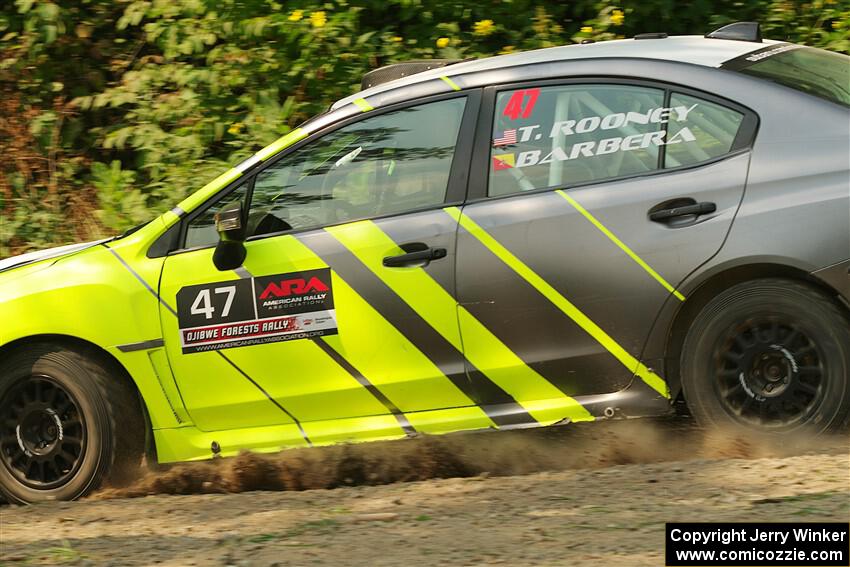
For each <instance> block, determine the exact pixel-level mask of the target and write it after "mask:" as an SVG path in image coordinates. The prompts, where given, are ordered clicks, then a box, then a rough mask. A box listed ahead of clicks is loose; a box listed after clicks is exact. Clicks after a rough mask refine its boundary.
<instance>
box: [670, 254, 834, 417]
mask: <svg viewBox="0 0 850 567" xmlns="http://www.w3.org/2000/svg"><path fill="white" fill-rule="evenodd" d="M763 278H785V279H790V280H795V281H798V282H802V283H805V284H807V285H809V286H811V287H813V288H815V289H818V290H819V291H821V292H823V293H824V294H825V295H827V296H829V297H830V298H832V300H833V301H834V302H835V303H836V304H837V305H838V306H839V307H840V309H841V310H842V312H843V313H844V314H845V316H846V317H847V318H848V321H850V305H848V304H847V303H846V301H845V300H843V299H842V297H841V294H840V293H839V292H838V291H837V290H836V289H834V288H833V287H832V286H830V285H829V284H828V283H827V282H825V281H823V280H821V279H820V278H818V277H816V276H815V275H812V274H811V273H810V272H807V271H806V270H804V269H801V268H799V267H795V266H791V265H788V264H780V263H773V262H757V263H751V264H743V265H737V266H731V267H727V268H725V269H722V270H720V271H716V272H714V273H711V274H707V275H706V277H704V278H703V279H702V280H700V281H698V282H695V283H694V285H692V286H691V291H690V292H689V293H688V296H687V297H688V298H687V300H686V301H685V302H684V303H683V304H681V305H679V306H678V309H677V311H676V312H675V314H674V315H673V316H672V317H671V319H670V322H669V323H668V325H667V326H666V335H665V339H664V370H665V378H666V380H667V384H668V386H669V388H670V393H671V398H672V399H674V400H675V399H677V398H680V397H681V391H682V387H681V386H682V381H681V375H680V368H679V358H680V356H681V354H682V347H683V345H684V342H685V335H686V334H687V332H688V329H689V328H690V326H691V324H692V323H693V321H694V319H695V318H696V317H697V315H698V314H699V313H700V311H702V309H703V308H704V307H705V306H706V305H707V304H708V302H709V301H711V299H712V298H714V297H715V296H717V295H718V294H720V293H722V292H723V291H725V290H727V289H729V288H731V287H732V286H735V285H737V284H739V283H743V282H746V281H752V280H758V279H763Z"/></svg>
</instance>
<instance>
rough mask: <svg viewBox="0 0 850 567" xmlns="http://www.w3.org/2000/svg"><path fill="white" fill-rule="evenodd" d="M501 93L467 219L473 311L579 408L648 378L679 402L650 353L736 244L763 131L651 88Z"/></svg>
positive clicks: (731, 112)
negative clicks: (652, 332) (695, 288)
mask: <svg viewBox="0 0 850 567" xmlns="http://www.w3.org/2000/svg"><path fill="white" fill-rule="evenodd" d="M490 91H491V92H490V93H489V96H490V97H492V98H490V99H489V100H490V104H492V105H493V107H494V111H493V113H492V116H491V120H492V122H491V125H489V126H481V127H480V134H479V140H482V139H483V140H484V142H483V143H481V145H480V146H479V147H478V148H477V150H476V151H477V152H478V155H477V157H476V167H477V169H476V172H477V173H478V174H479V175H473V177H472V178H473V180H474V181H473V185H472V187H471V195H470V197H471V199H470V202H469V204H467V205H466V206H465V207H464V208H463V210H462V214H461V213H458V215H457V216H458V218H459V220H460V224H461V229H460V233H459V237H458V251H457V255H458V259H457V260H458V266H459V271H458V276H457V290H458V291H457V294H458V301H459V303H460V305H461V306H463V307H464V308H466V309H468V310H469V312H470V313H471V314H472V315H473V316H474V317H476V318H477V319H478V320H480V321H481V322H483V323H484V324H485V325H487V326H488V327H489V328H491V329H493V330H494V332H495V333H496V334H497V336H498V337H499V338H500V339H501V340H502V341H503V342H504V343H505V344H507V345H508V346H509V347H510V348H511V349H512V350H514V352H516V353H517V354H518V355H519V357H520V358H521V359H522V362H524V363H525V364H527V365H529V366H530V367H531V368H533V369H535V370H536V371H537V372H538V373H539V374H541V375H542V376H544V377H546V378H547V379H548V380H549V381H551V382H552V383H553V384H554V385H556V386H557V387H558V388H559V389H560V390H561V391H563V392H564V393H566V394H568V395H570V396H574V397H578V398H579V401H581V397H586V398H585V399H590V398H587V397H588V396H594V395H599V394H607V393H612V392H617V391H619V390H622V389H623V388H625V387H626V386H628V385H629V384H630V383H631V381H632V379H633V377H634V376H635V375H637V376H639V377H640V378H642V380H643V382H644V383H646V384H647V385H649V386H650V387H651V388H653V389H654V390H656V391H657V392H658V394H661V395H666V385H665V383H664V381H663V379H662V377H661V376H660V375H659V372H658V371H656V370H654V369H652V368H648V367H646V366H645V365H644V364H643V363H641V362H640V361H639V358H640V354H641V350H642V348H643V345H644V343H645V340H646V338H647V335H648V331H649V329H650V327H651V325H652V323H653V321H654V318H655V317H656V315H657V314H658V312H659V310H660V308H661V306H662V304H663V303H664V302H665V301H666V300H668V298H669V299H670V300H673V301H682V300H684V299H685V298H684V297H683V296H682V294H681V293H680V292H679V291H677V289H676V286H677V285H678V284H679V282H681V281H682V280H683V279H684V278H685V277H686V276H687V274H688V273H690V272H691V271H692V270H694V269H695V268H697V267H698V266H699V265H700V264H702V263H703V262H705V261H706V260H708V259H709V258H710V257H711V256H712V255H713V254H715V253H716V252H717V251H718V250H719V249H720V247H721V246H722V244H723V240H724V238H725V236H726V234H727V233H728V231H729V228H730V226H731V223H732V221H733V219H734V216H735V213H736V211H737V209H738V206H739V204H740V202H741V198H742V195H743V191H744V185H745V182H746V175H747V167H748V163H749V151H748V148H749V144H750V142H751V139H752V135H753V132H754V130H755V117H754V116H753V115H752V114H751V113H749V112H748V111H746V110H745V109H742V108H740V107H737V106H736V105H734V104H732V103H729V102H728V101H722V100H719V99H717V98H715V97H712V96H709V95H706V94H700V93H693V92H691V91H686V90H676V89H668V88H667V87H665V86H662V85H654V84H648V83H637V82H627V81H622V82H619V81H612V80H599V81H587V80H583V81H561V82H547V83H542V84H530V85H519V86H510V87H503V88H493V89H490ZM476 143H479V142H478V141H477V142H476ZM485 170H486V171H485ZM461 331H462V334H463V336H464V337H466V333H467V328H466V327H465V326H464V321H463V320H462V321H461ZM493 364H498V361H493ZM479 370H482V369H481V368H479ZM483 370H486V369H483Z"/></svg>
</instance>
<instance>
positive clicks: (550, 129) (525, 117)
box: [489, 85, 664, 196]
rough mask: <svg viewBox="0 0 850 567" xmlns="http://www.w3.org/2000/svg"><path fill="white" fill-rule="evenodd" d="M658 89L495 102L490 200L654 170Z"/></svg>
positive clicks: (564, 91)
mask: <svg viewBox="0 0 850 567" xmlns="http://www.w3.org/2000/svg"><path fill="white" fill-rule="evenodd" d="M663 106H664V91H663V90H661V89H652V88H646V87H638V86H629V85H565V86H555V87H541V88H529V89H521V90H512V91H503V92H500V93H498V96H497V99H496V114H495V123H494V127H493V140H492V149H491V160H490V161H491V163H490V183H489V194H490V195H492V196H497V195H506V194H509V193H515V192H518V191H530V190H533V189H543V188H546V187H557V186H562V185H571V184H574V183H581V182H586V181H595V180H600V179H607V178H611V177H620V176H623V175H631V174H635V173H642V172H646V171H652V170H653V169H656V168H657V167H658V153H659V147H660V146H659V145H658V142H659V141H661V139H660V138H661V137H663V135H664V124H663V122H662V120H663V118H664V117H663V116H662V115H663V112H662V110H663Z"/></svg>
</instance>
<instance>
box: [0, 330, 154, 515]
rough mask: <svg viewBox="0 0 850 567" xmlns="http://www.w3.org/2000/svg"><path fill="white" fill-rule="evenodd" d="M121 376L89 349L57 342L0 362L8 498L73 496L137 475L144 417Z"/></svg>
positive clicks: (2, 483)
mask: <svg viewBox="0 0 850 567" xmlns="http://www.w3.org/2000/svg"><path fill="white" fill-rule="evenodd" d="M121 373H122V370H121V369H120V368H119V367H118V366H117V364H115V363H114V362H113V361H110V360H108V359H107V358H106V357H105V356H103V355H102V354H101V353H99V352H97V351H95V350H93V349H87V348H74V349H72V348H68V347H66V346H61V345H55V344H39V345H34V346H30V347H28V348H26V349H25V350H21V351H18V352H14V353H12V354H11V355H9V356H7V357H5V360H2V361H0V492H2V494H3V495H4V496H5V497H6V498H7V499H8V501H9V502H12V503H18V504H26V503H35V502H42V501H51V500H74V499H77V498H80V497H82V496H85V495H87V494H89V493H90V492H92V491H93V490H95V489H97V488H98V487H99V486H101V485H102V484H104V483H109V484H112V485H120V484H123V483H125V482H127V481H128V480H130V479H131V478H132V477H133V475H135V474H136V473H138V470H139V467H140V465H141V462H142V457H143V454H144V448H145V420H144V416H143V414H142V410H141V403H140V400H139V396H138V394H137V392H136V390H135V388H133V387H131V386H129V385H128V383H127V381H126V380H125V379H124V377H123V376H122V375H121ZM53 422H55V426H54V424H53ZM57 431H58V432H59V433H58V434H57Z"/></svg>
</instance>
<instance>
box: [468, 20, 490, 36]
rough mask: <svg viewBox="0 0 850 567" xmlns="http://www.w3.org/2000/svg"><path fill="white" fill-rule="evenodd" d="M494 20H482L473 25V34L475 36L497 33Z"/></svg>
mask: <svg viewBox="0 0 850 567" xmlns="http://www.w3.org/2000/svg"><path fill="white" fill-rule="evenodd" d="M494 28H495V26H494V25H493V20H481V21H480V22H475V23H474V24H472V33H474V34H475V35H490V34H491V33H493V32H494V31H495V29H494Z"/></svg>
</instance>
